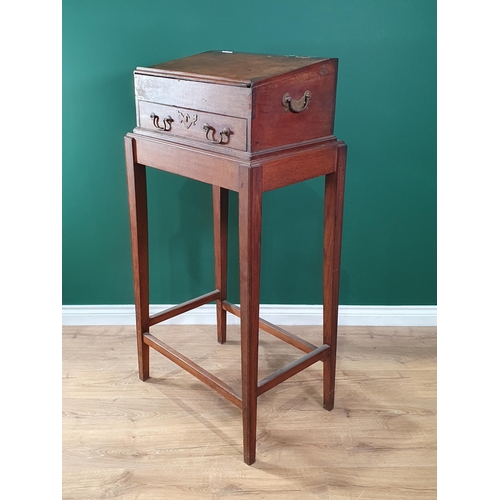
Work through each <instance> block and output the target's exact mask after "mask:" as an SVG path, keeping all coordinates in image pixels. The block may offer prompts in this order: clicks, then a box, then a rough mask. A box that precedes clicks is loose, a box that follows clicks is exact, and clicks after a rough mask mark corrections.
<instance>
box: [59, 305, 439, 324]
mask: <svg viewBox="0 0 500 500" xmlns="http://www.w3.org/2000/svg"><path fill="white" fill-rule="evenodd" d="M169 307H172V306H168V305H152V306H150V314H155V313H157V312H160V311H163V310H165V309H167V308H169ZM260 317H261V318H264V319H266V320H267V321H270V322H271V323H274V324H275V325H321V324H322V323H323V306H321V305H275V304H261V305H260ZM227 320H228V324H231V325H235V324H238V323H239V319H238V318H237V317H236V316H233V315H232V314H230V313H228V315H227ZM215 321H216V316H215V305H214V304H206V305H203V306H200V307H198V308H197V309H192V310H191V311H188V312H186V313H184V314H181V315H179V316H176V317H175V318H172V319H170V320H168V321H166V322H165V323H166V324H175V325H215ZM62 324H63V326H77V325H78V326H80V325H81V326H86V325H134V324H135V312H134V306H133V305H94V306H92V305H90V306H87V305H78V306H62ZM339 325H341V326H436V325H437V306H342V305H341V306H339Z"/></svg>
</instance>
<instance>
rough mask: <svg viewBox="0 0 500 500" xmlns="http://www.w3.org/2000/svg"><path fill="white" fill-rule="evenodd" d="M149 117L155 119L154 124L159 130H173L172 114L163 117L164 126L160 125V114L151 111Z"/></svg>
mask: <svg viewBox="0 0 500 500" xmlns="http://www.w3.org/2000/svg"><path fill="white" fill-rule="evenodd" d="M149 117H150V118H151V119H152V120H153V125H154V127H155V128H157V129H158V130H163V131H164V132H168V131H170V130H172V122H173V121H174V119H173V118H172V117H171V116H170V115H168V116H167V117H166V118H164V119H163V127H162V126H160V125H158V120H159V119H160V117H159V116H158V115H155V114H154V113H151V114H150V115H149Z"/></svg>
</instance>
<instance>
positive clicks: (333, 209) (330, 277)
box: [323, 145, 347, 410]
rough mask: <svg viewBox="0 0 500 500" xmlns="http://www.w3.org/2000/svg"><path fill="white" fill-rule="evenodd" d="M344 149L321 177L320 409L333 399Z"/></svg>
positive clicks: (327, 406)
mask: <svg viewBox="0 0 500 500" xmlns="http://www.w3.org/2000/svg"><path fill="white" fill-rule="evenodd" d="M346 152H347V147H346V146H345V145H344V146H341V147H339V148H338V149H337V152H336V162H337V168H336V169H335V171H334V172H332V173H330V174H327V175H326V176H325V207H324V211H325V216H324V252H323V344H327V345H329V346H330V354H329V356H328V357H327V358H326V359H325V360H324V361H323V406H324V408H325V409H326V410H332V409H333V405H334V400H335V369H336V359H337V324H338V305H339V278H340V247H341V236H342V216H343V206H344V179H345V166H346Z"/></svg>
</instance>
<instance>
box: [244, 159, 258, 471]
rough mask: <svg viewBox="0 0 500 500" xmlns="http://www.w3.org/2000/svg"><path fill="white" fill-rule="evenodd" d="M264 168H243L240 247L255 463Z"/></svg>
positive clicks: (248, 449)
mask: <svg viewBox="0 0 500 500" xmlns="http://www.w3.org/2000/svg"><path fill="white" fill-rule="evenodd" d="M261 179H262V176H261V167H247V166H240V191H239V244H240V303H241V383H242V403H243V456H244V460H245V463H246V464H248V465H251V464H253V463H254V462H255V452H256V432H257V382H258V349H259V302H260V240H261V226H262V182H261Z"/></svg>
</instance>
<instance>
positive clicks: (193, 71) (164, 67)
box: [136, 51, 328, 87]
mask: <svg viewBox="0 0 500 500" xmlns="http://www.w3.org/2000/svg"><path fill="white" fill-rule="evenodd" d="M327 60H328V59H324V58H314V57H300V56H276V55H265V54H247V53H243V52H231V51H209V52H202V53H201V54H195V55H193V56H189V57H184V58H182V59H176V60H173V61H167V62H164V63H161V64H156V65H154V66H150V67H147V68H146V67H138V68H137V69H136V72H137V73H140V74H147V75H154V76H164V77H174V78H175V77H182V78H185V79H189V80H197V81H203V82H211V83H221V84H227V85H237V86H244V87H252V86H253V85H255V84H256V83H257V82H262V81H264V80H267V79H270V78H272V77H275V76H277V75H281V74H283V73H289V72H291V71H295V70H299V69H301V68H304V67H306V66H309V65H311V64H316V63H320V62H322V61H327Z"/></svg>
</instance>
